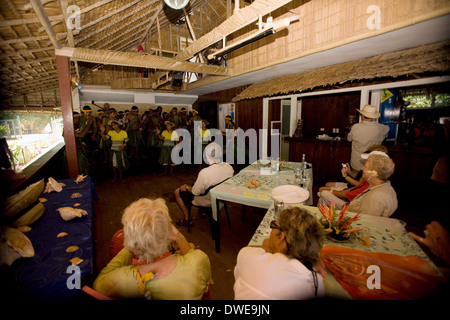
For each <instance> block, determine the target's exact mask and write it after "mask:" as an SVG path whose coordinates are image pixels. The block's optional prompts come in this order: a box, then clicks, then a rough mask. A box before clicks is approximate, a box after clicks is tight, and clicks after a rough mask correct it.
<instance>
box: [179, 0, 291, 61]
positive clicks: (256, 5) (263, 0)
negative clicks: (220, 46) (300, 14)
mask: <svg viewBox="0 0 450 320" xmlns="http://www.w3.org/2000/svg"><path fill="white" fill-rule="evenodd" d="M291 1H292V0H273V1H268V0H255V1H254V2H253V3H252V4H251V5H249V6H246V7H244V8H241V9H239V10H235V11H234V13H233V15H232V16H231V17H229V18H228V19H227V20H225V21H224V22H223V23H221V24H220V25H219V26H218V27H216V28H214V29H213V30H212V31H210V32H208V33H207V34H205V35H204V36H202V37H200V38H199V39H197V40H196V41H194V42H192V43H191V44H190V45H189V46H188V47H187V48H186V49H185V50H184V51H182V52H181V53H180V54H179V55H178V56H177V57H176V59H177V60H180V61H186V60H189V59H190V58H192V57H193V56H194V55H196V54H197V53H199V52H200V51H202V50H204V49H206V48H208V47H209V46H211V45H213V44H214V43H216V42H218V41H221V40H222V39H223V37H225V36H227V35H230V34H232V33H233V32H236V31H238V30H240V29H242V28H243V27H245V26H248V25H249V24H251V23H253V22H255V21H257V20H258V18H259V15H262V16H264V15H266V14H269V13H271V12H272V11H275V10H277V9H279V8H281V7H283V6H285V5H286V4H288V3H289V2H291Z"/></svg>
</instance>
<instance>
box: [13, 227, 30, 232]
mask: <svg viewBox="0 0 450 320" xmlns="http://www.w3.org/2000/svg"><path fill="white" fill-rule="evenodd" d="M16 229H17V230H19V231H20V232H28V231H30V230H31V228H30V227H29V226H20V227H17V228H16Z"/></svg>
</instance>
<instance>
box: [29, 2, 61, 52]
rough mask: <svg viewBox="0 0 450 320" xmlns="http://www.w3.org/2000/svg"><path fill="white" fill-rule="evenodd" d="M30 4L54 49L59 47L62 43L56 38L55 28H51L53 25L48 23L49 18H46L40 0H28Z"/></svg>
mask: <svg viewBox="0 0 450 320" xmlns="http://www.w3.org/2000/svg"><path fill="white" fill-rule="evenodd" d="M30 4H31V5H32V6H33V9H34V12H36V15H37V16H38V18H39V21H40V22H41V24H42V26H43V27H44V29H45V32H47V35H48V37H49V38H50V41H51V42H52V44H53V46H54V47H55V49H61V48H62V45H61V43H60V42H59V40H58V37H57V35H56V32H55V29H54V28H53V26H52V25H51V23H50V20H49V19H48V15H47V13H46V12H45V9H44V5H43V4H42V2H41V1H40V0H30Z"/></svg>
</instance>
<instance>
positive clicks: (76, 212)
mask: <svg viewBox="0 0 450 320" xmlns="http://www.w3.org/2000/svg"><path fill="white" fill-rule="evenodd" d="M57 210H58V211H59V214H60V215H61V218H63V219H64V220H65V221H69V220H72V219H73V218H76V217H78V218H81V216H83V215H87V211H86V210H83V209H76V208H72V207H62V208H59V209H57Z"/></svg>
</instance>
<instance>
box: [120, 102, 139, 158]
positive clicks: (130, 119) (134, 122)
mask: <svg viewBox="0 0 450 320" xmlns="http://www.w3.org/2000/svg"><path fill="white" fill-rule="evenodd" d="M124 124H125V125H127V134H128V139H130V154H129V156H128V157H129V158H132V157H135V158H138V152H139V139H140V135H141V134H142V132H141V131H140V127H141V118H140V116H139V109H138V107H136V106H132V107H131V112H128V114H127V115H126V117H125V121H124Z"/></svg>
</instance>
